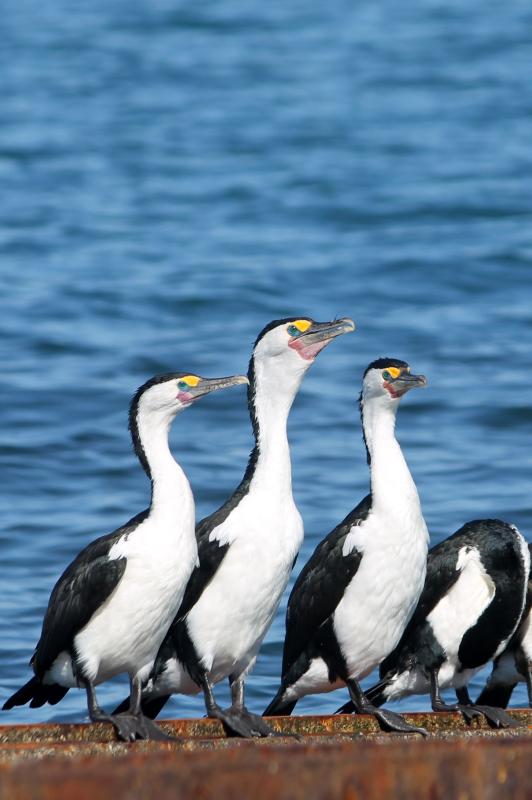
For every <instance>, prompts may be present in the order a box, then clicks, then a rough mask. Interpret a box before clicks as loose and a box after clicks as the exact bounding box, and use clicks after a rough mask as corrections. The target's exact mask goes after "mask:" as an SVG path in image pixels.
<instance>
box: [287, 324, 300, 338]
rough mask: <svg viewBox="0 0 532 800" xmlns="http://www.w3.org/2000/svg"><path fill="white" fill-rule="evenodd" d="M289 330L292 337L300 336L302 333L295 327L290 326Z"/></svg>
mask: <svg viewBox="0 0 532 800" xmlns="http://www.w3.org/2000/svg"><path fill="white" fill-rule="evenodd" d="M287 330H288V333H289V334H290V336H299V334H300V333H301V331H300V330H299V329H298V328H296V326H295V325H289V326H288V328H287Z"/></svg>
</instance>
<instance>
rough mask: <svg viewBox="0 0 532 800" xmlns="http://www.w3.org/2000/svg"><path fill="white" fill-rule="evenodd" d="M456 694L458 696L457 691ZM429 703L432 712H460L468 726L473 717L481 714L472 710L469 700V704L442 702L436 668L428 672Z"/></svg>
mask: <svg viewBox="0 0 532 800" xmlns="http://www.w3.org/2000/svg"><path fill="white" fill-rule="evenodd" d="M466 693H467V689H466ZM456 694H457V696H458V690H457V692H456ZM468 697H469V695H468ZM430 702H431V705H432V710H433V711H437V712H438V711H460V713H461V714H462V716H463V718H464V719H465V721H466V722H467V724H468V725H469V724H471V722H472V721H473V720H474V719H475V717H481V716H482V714H481V712H480V711H477V710H476V709H475V708H474V706H473V704H472V702H471V700H470V699H469V702H466V703H452V704H451V703H446V702H445V701H444V700H442V697H441V694H440V684H439V681H438V667H434V669H431V671H430Z"/></svg>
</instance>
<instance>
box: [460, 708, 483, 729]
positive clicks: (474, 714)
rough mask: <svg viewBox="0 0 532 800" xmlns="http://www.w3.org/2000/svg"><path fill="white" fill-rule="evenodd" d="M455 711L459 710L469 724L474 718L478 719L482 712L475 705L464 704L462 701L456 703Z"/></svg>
mask: <svg viewBox="0 0 532 800" xmlns="http://www.w3.org/2000/svg"><path fill="white" fill-rule="evenodd" d="M455 708H456V711H459V712H460V713H461V715H462V716H463V718H464V719H465V721H466V722H467V724H468V725H471V723H472V722H473V720H474V719H480V718H481V717H482V716H483V714H482V712H481V711H479V710H478V707H477V706H474V705H473V704H471V705H464V704H463V703H457V704H456V707H455Z"/></svg>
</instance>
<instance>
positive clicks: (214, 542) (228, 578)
mask: <svg viewBox="0 0 532 800" xmlns="http://www.w3.org/2000/svg"><path fill="white" fill-rule="evenodd" d="M353 329H354V324H353V322H352V320H350V319H340V320H335V321H333V322H323V323H318V322H314V321H313V320H311V319H308V318H305V317H301V318H297V317H296V318H290V319H282V320H275V321H274V322H271V323H270V324H269V325H267V326H266V327H265V328H264V329H263V330H262V331H261V333H260V334H259V336H258V338H257V340H256V342H255V345H254V348H253V353H252V356H251V360H250V364H249V372H248V377H249V388H248V405H249V411H250V416H251V423H252V427H253V433H254V437H255V447H254V449H253V451H252V453H251V456H250V458H249V463H248V466H247V469H246V471H245V474H244V477H243V479H242V481H241V483H240V485H239V486H238V487H237V489H236V491H235V492H234V494H233V495H232V496H231V497H230V498H229V499H228V500H227V502H226V503H224V505H223V506H221V508H219V509H218V510H217V511H215V512H214V513H213V514H211V515H210V516H208V517H206V518H205V519H203V520H202V521H201V522H199V523H198V525H197V528H196V535H197V540H198V551H199V566H198V567H197V568H196V569H195V570H194V572H193V574H192V577H191V579H190V581H189V584H188V586H187V589H186V592H185V597H184V599H183V603H182V606H181V608H180V609H179V612H178V614H177V616H176V618H175V621H174V623H173V625H172V626H171V628H170V631H169V633H168V635H167V636H166V638H165V640H164V642H163V644H162V646H161V648H160V651H159V654H158V657H157V660H156V663H155V668H154V671H153V675H152V677H151V680H150V681H149V684H148V686H147V688H146V690H145V691H143V693H142V707H143V711H144V713H145V714H146V715H149V716H150V717H152V718H153V717H155V716H156V715H157V714H158V713H159V711H160V710H161V708H162V707H163V706H164V705H165V703H166V701H167V700H168V698H169V696H170V695H171V694H173V693H174V692H180V693H184V694H196V693H198V692H200V691H202V692H203V695H204V699H205V704H206V708H207V713H208V715H209V716H210V717H215V718H217V719H220V720H221V721H222V722H223V723H224V725H225V726H226V728H227V729H229V730H230V731H231V732H232V733H235V734H237V735H240V736H244V737H250V736H266V735H269V734H271V732H272V731H271V729H270V728H269V726H268V725H267V724H266V723H265V722H264V720H263V719H262V717H260V716H257V715H255V714H251V713H250V712H249V711H248V710H247V709H246V707H245V704H244V681H245V676H246V674H247V673H248V672H249V670H250V669H251V668H252V666H253V664H254V663H255V660H256V658H257V654H258V652H259V648H260V645H261V643H262V640H263V638H264V635H265V634H266V632H267V630H268V628H269V627H270V624H271V622H272V620H273V617H274V615H275V612H276V610H277V607H278V605H279V601H280V599H281V595H282V593H283V592H284V590H285V588H286V585H287V583H288V580H289V577H290V573H291V570H292V568H293V565H294V562H295V559H296V557H297V554H298V551H299V548H300V546H301V542H302V539H303V522H302V520H301V516H300V514H299V511H298V509H297V507H296V505H295V502H294V499H293V497H292V477H291V464H290V449H289V444H288V437H287V421H288V414H289V411H290V408H291V406H292V403H293V401H294V398H295V396H296V394H297V391H298V389H299V387H300V385H301V381H302V380H303V377H304V375H305V373H306V371H307V369H308V368H309V367H310V366H311V364H312V363H313V361H314V359H315V357H316V355H317V354H318V353H319V352H320V350H322V349H323V348H324V347H325V345H327V344H328V342H330V341H331V340H332V339H334V338H335V337H337V336H339V335H340V334H343V333H346V332H348V331H352V330H353ZM225 678H228V679H229V684H230V687H231V699H232V705H231V707H230V708H228V709H225V710H224V709H222V708H221V707H220V706H219V705H218V703H217V702H216V700H215V698H214V694H213V684H215V683H217V682H218V681H221V680H223V679H225ZM119 708H121V707H119Z"/></svg>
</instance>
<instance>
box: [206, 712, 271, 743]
mask: <svg viewBox="0 0 532 800" xmlns="http://www.w3.org/2000/svg"><path fill="white" fill-rule="evenodd" d="M209 716H212V717H215V718H216V719H219V720H220V722H221V723H222V724H223V726H224V728H225V730H226V731H227V733H228V734H229V736H241V737H242V738H243V739H256V738H260V737H265V736H280V735H281V734H278V733H277V732H276V731H274V730H273V729H272V728H270V726H269V725H268V723H267V722H265V721H264V720H263V719H262V717H259V716H257V715H256V714H251V713H250V712H249V711H248V710H247V709H246V708H243V709H240V708H234V707H233V706H231V707H230V708H226V709H222V708H216V709H212V711H211V713H210V714H209Z"/></svg>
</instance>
